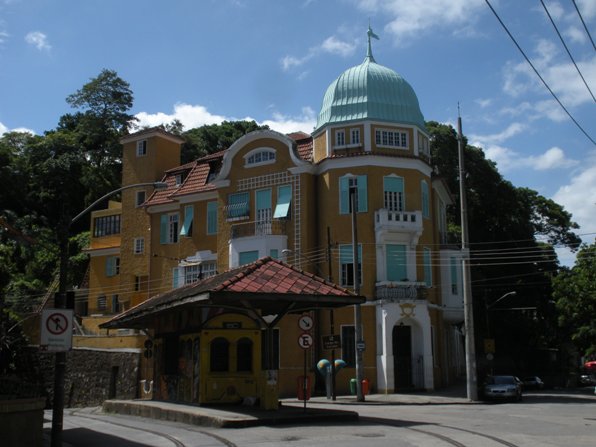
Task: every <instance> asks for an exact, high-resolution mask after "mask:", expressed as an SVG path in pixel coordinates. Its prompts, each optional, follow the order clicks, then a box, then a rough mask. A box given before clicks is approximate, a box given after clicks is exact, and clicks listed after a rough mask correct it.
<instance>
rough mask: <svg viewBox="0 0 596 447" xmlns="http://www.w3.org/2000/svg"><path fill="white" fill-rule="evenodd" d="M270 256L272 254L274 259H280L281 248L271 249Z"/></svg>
mask: <svg viewBox="0 0 596 447" xmlns="http://www.w3.org/2000/svg"><path fill="white" fill-rule="evenodd" d="M269 256H271V257H272V258H273V259H279V250H278V249H277V248H272V249H271V250H269Z"/></svg>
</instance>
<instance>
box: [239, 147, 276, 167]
mask: <svg viewBox="0 0 596 447" xmlns="http://www.w3.org/2000/svg"><path fill="white" fill-rule="evenodd" d="M272 163H275V151H274V150H273V149H268V148H258V149H255V150H253V151H250V152H249V153H248V154H246V155H245V156H244V165H245V166H250V167H253V166H262V165H268V164H272Z"/></svg>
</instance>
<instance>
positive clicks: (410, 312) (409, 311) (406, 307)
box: [399, 303, 416, 318]
mask: <svg viewBox="0 0 596 447" xmlns="http://www.w3.org/2000/svg"><path fill="white" fill-rule="evenodd" d="M399 307H400V308H401V316H402V317H406V318H408V317H414V316H416V314H415V313H414V309H415V308H416V304H414V303H399Z"/></svg>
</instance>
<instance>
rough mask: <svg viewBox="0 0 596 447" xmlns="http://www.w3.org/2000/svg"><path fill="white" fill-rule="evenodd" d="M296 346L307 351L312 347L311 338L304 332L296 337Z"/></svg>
mask: <svg viewBox="0 0 596 447" xmlns="http://www.w3.org/2000/svg"><path fill="white" fill-rule="evenodd" d="M298 344H299V345H300V347H301V348H302V349H308V348H310V347H311V346H312V336H311V335H310V334H308V333H306V332H304V333H302V334H300V335H299V336H298Z"/></svg>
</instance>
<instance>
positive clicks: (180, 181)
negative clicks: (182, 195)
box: [176, 174, 184, 186]
mask: <svg viewBox="0 0 596 447" xmlns="http://www.w3.org/2000/svg"><path fill="white" fill-rule="evenodd" d="M183 180H184V178H183V176H182V174H176V186H180V185H181V184H182V181H183Z"/></svg>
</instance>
